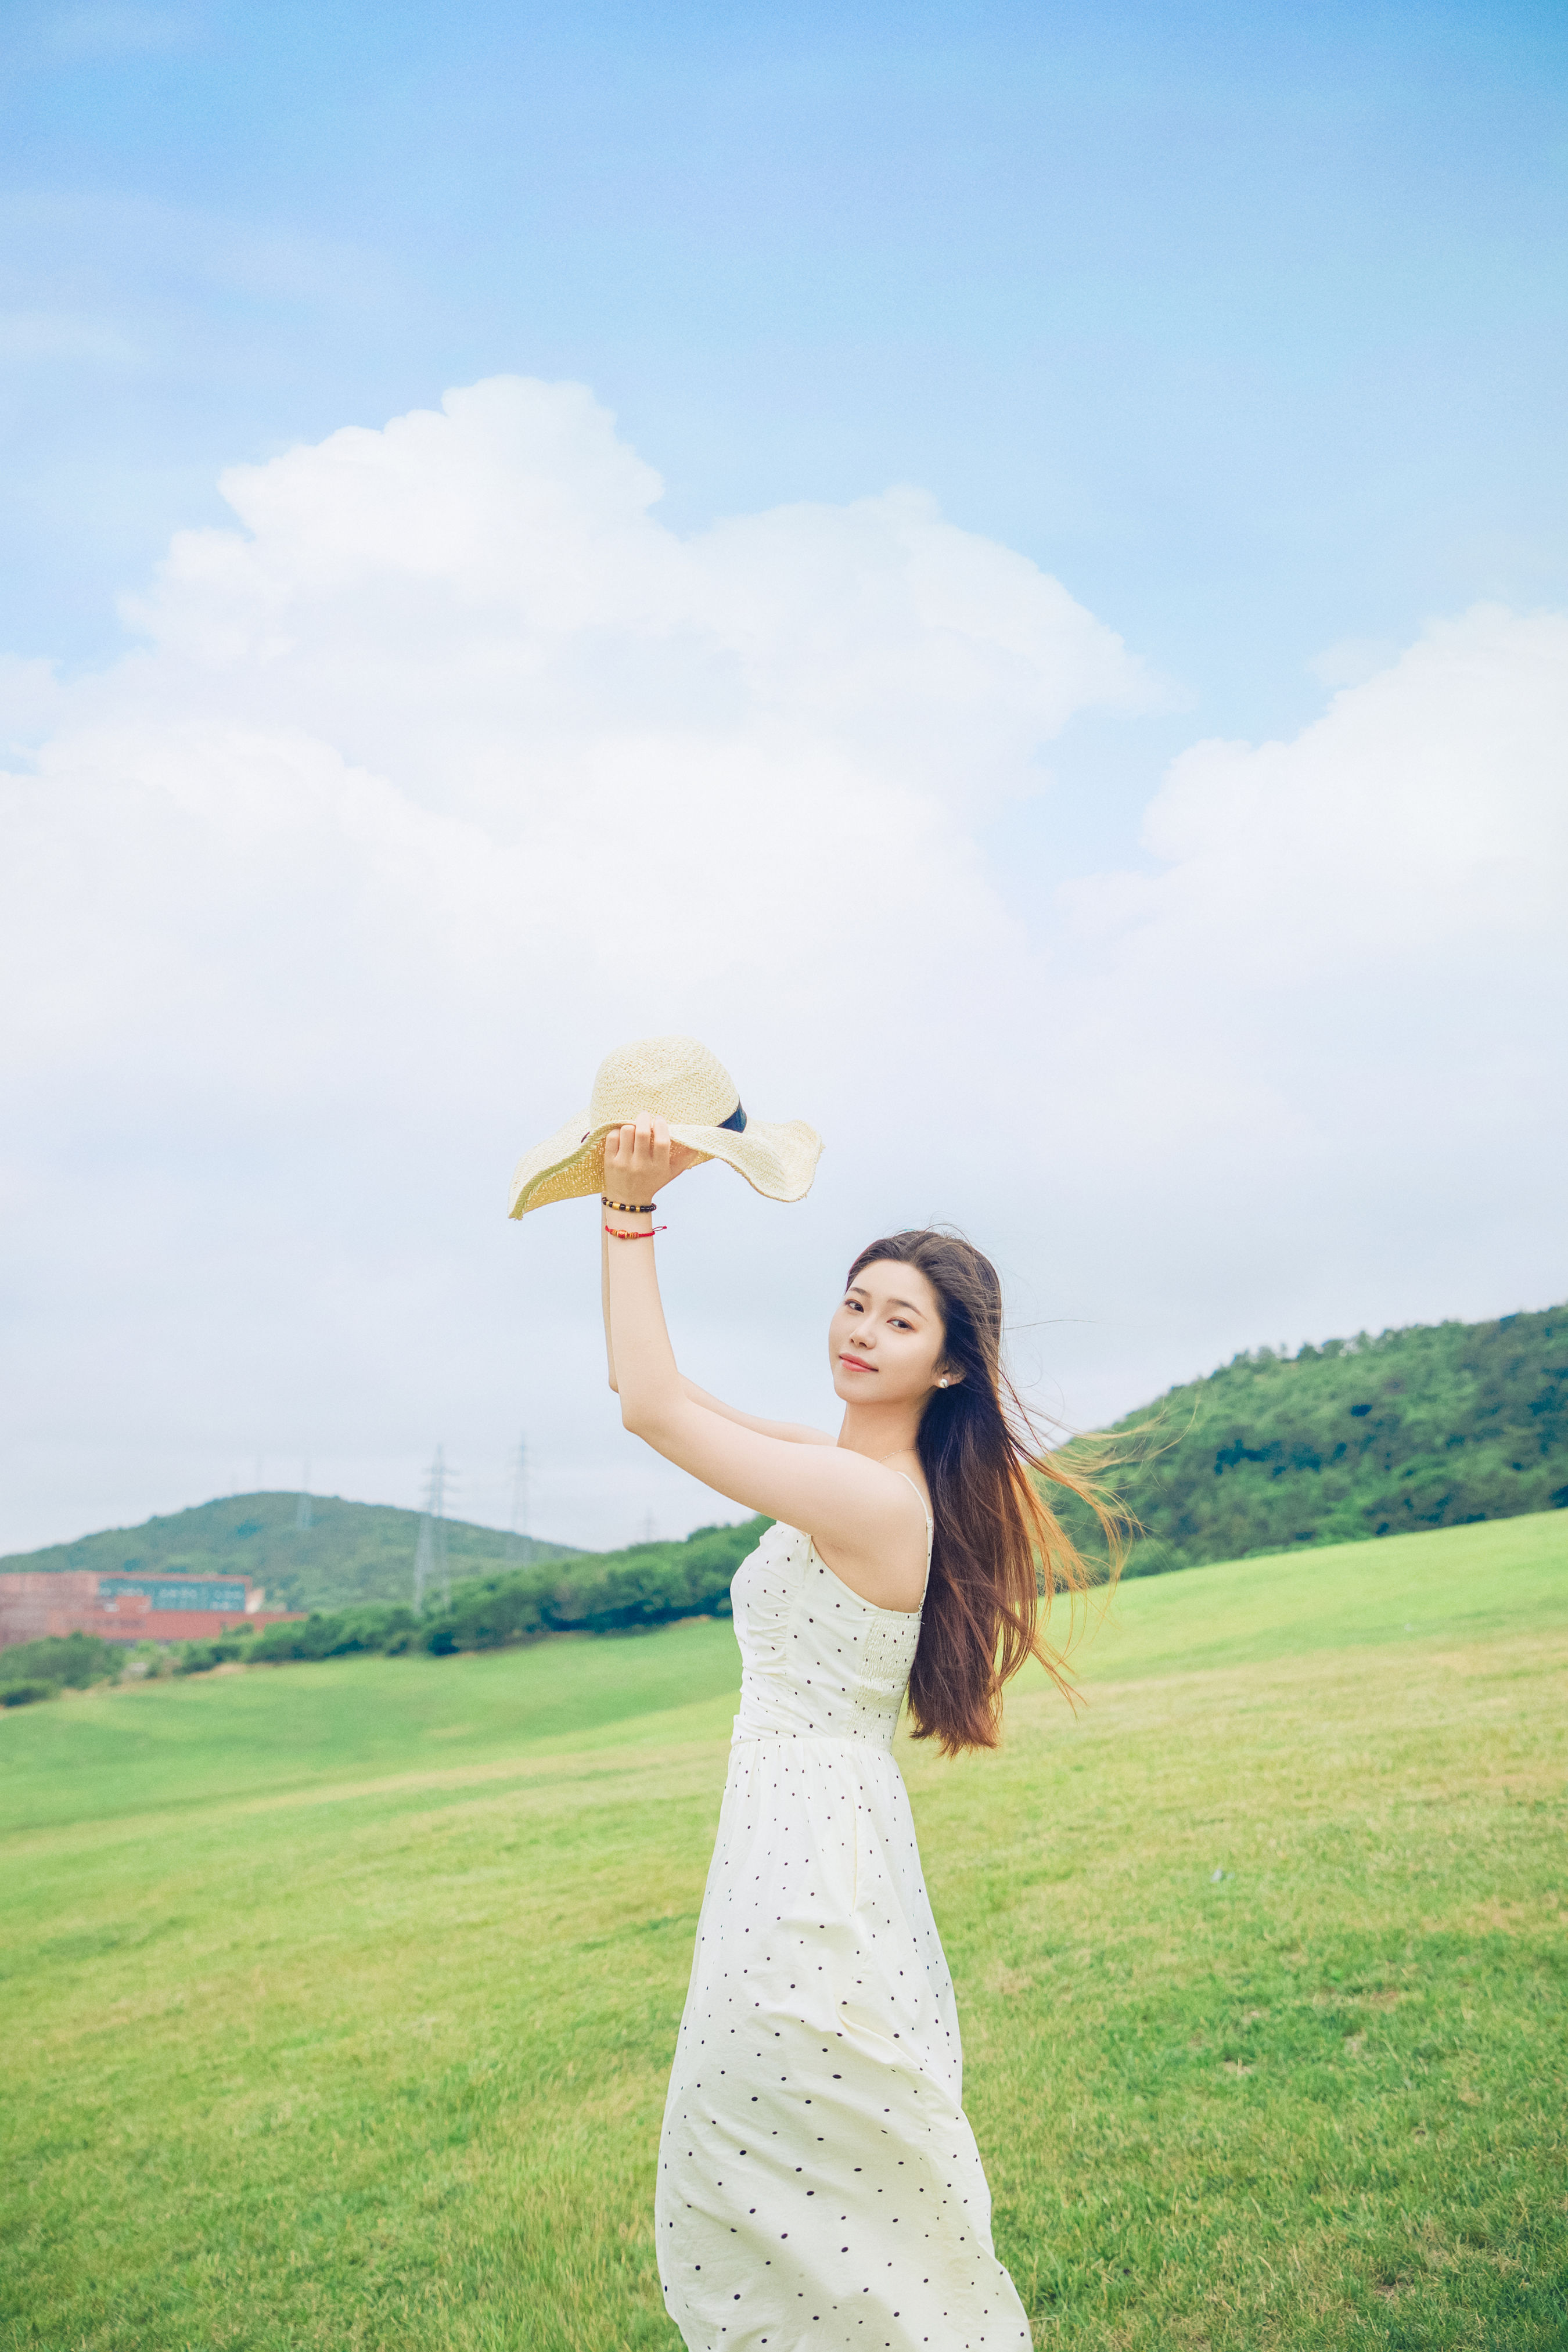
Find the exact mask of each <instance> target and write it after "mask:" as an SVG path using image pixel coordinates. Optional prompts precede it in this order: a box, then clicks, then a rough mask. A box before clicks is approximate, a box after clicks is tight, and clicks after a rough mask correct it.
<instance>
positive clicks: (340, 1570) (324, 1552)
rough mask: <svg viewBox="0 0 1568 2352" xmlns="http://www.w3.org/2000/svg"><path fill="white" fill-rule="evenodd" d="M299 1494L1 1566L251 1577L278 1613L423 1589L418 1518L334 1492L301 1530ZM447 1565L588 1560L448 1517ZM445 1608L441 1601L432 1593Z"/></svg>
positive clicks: (181, 1514)
mask: <svg viewBox="0 0 1568 2352" xmlns="http://www.w3.org/2000/svg"><path fill="white" fill-rule="evenodd" d="M299 1504H300V1498H299V1496H297V1495H292V1494H290V1495H225V1496H220V1498H219V1499H218V1500H217V1501H216V1502H213V1503H201V1504H198V1505H197V1506H196V1507H195V1508H194V1509H192V1510H188V1511H173V1512H170V1513H169V1514H168V1516H167V1517H163V1518H156V1519H147V1520H145V1521H143V1523H142V1526H141V1527H139V1528H109V1529H107V1530H106V1531H105V1532H104V1533H103V1534H101V1535H96V1536H82V1537H81V1538H79V1540H78V1541H77V1542H75V1543H68V1544H51V1545H49V1546H48V1547H47V1549H45V1550H43V1551H28V1552H13V1553H12V1554H11V1555H10V1557H9V1558H8V1559H0V1574H5V1575H15V1574H16V1573H17V1572H18V1571H19V1570H42V1571H44V1572H53V1571H55V1570H61V1569H72V1568H75V1569H96V1570H98V1571H99V1572H100V1574H104V1573H119V1572H122V1571H124V1570H139V1569H140V1570H146V1569H172V1568H183V1569H190V1570H195V1572H197V1573H198V1574H209V1573H222V1574H224V1575H226V1576H248V1577H249V1578H250V1579H251V1580H252V1581H253V1582H255V1583H257V1584H260V1585H264V1586H265V1587H266V1590H267V1601H268V1607H269V1608H274V1609H334V1608H342V1607H345V1606H347V1605H349V1604H352V1603H353V1602H354V1601H406V1600H407V1599H408V1598H409V1596H410V1594H411V1592H412V1591H413V1587H414V1549H415V1545H416V1542H417V1540H418V1536H419V1513H418V1512H417V1511H401V1510H398V1509H397V1508H396V1507H395V1505H393V1504H391V1503H345V1502H343V1501H342V1500H341V1499H340V1498H339V1497H338V1496H335V1495H313V1496H310V1519H311V1524H310V1527H308V1528H301V1527H300V1526H299V1525H298V1524H297V1520H298V1516H299ZM446 1525H447V1564H448V1567H449V1569H450V1572H451V1577H452V1581H453V1582H454V1584H456V1583H457V1582H458V1580H459V1579H463V1580H467V1579H468V1578H469V1577H476V1576H503V1575H505V1574H506V1573H507V1572H508V1570H514V1569H518V1568H525V1567H530V1566H531V1565H533V1564H534V1563H536V1562H540V1561H545V1560H552V1559H579V1558H580V1557H581V1556H582V1555H581V1554H580V1553H579V1552H578V1551H577V1550H576V1549H575V1548H574V1546H573V1545H571V1544H558V1543H543V1542H541V1541H540V1540H539V1539H538V1538H536V1537H531V1536H509V1535H507V1534H505V1533H504V1532H503V1531H502V1530H501V1529H500V1528H479V1527H473V1526H471V1525H469V1523H468V1521H466V1520H463V1519H448V1520H447V1523H446ZM433 1597H434V1598H435V1599H437V1601H438V1600H439V1598H440V1596H439V1594H438V1593H437V1594H436V1595H434V1596H433Z"/></svg>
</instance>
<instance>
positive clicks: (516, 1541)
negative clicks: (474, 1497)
mask: <svg viewBox="0 0 1568 2352" xmlns="http://www.w3.org/2000/svg"><path fill="white" fill-rule="evenodd" d="M509 1466H510V1471H511V1517H510V1519H509V1520H508V1521H507V1527H508V1530H509V1541H508V1544H507V1549H508V1551H509V1552H510V1555H511V1557H512V1559H526V1557H527V1555H528V1440H527V1438H526V1437H520V1438H519V1439H518V1441H517V1447H516V1451H515V1452H514V1453H513V1454H512V1455H511V1457H510V1465H509Z"/></svg>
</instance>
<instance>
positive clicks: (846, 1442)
mask: <svg viewBox="0 0 1568 2352" xmlns="http://www.w3.org/2000/svg"><path fill="white" fill-rule="evenodd" d="M920 1426H921V1417H920V1414H919V1412H915V1411H914V1410H912V1409H911V1408H910V1406H908V1405H902V1404H899V1405H867V1404H847V1405H846V1406H845V1408H844V1420H843V1423H842V1425H841V1426H840V1429H839V1432H838V1444H840V1445H841V1446H842V1447H843V1448H844V1450H845V1452H846V1453H847V1454H865V1455H866V1457H867V1459H868V1461H871V1462H889V1461H891V1460H892V1459H893V1457H894V1455H895V1454H913V1453H914V1451H915V1441H916V1439H917V1438H918V1437H919V1435H920Z"/></svg>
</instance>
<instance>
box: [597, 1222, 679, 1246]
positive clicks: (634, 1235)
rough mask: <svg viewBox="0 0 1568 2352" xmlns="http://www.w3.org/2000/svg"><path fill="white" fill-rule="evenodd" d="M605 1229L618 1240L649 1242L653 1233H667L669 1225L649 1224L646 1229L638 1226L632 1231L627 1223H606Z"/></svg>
mask: <svg viewBox="0 0 1568 2352" xmlns="http://www.w3.org/2000/svg"><path fill="white" fill-rule="evenodd" d="M668 1231H669V1227H668V1225H649V1226H648V1227H647V1230H646V1231H644V1230H642V1229H640V1228H639V1229H637V1230H636V1231H634V1230H633V1228H632V1227H631V1226H629V1225H627V1226H621V1225H606V1226H605V1232H606V1233H607V1234H612V1235H613V1236H614V1238H615V1239H616V1241H618V1242H651V1241H652V1239H653V1237H654V1235H655V1234H667V1233H668Z"/></svg>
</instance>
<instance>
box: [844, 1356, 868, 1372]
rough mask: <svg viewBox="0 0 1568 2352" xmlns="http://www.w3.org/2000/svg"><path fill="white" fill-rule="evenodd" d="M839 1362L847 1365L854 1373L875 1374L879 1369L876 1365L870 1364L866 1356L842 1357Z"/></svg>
mask: <svg viewBox="0 0 1568 2352" xmlns="http://www.w3.org/2000/svg"><path fill="white" fill-rule="evenodd" d="M838 1360H839V1362H840V1363H841V1364H846V1365H847V1366H848V1368H849V1370H851V1371H852V1372H874V1371H875V1370H876V1369H877V1367H876V1365H875V1364H868V1362H867V1361H866V1359H865V1357H864V1356H840V1357H839V1359H838Z"/></svg>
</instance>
